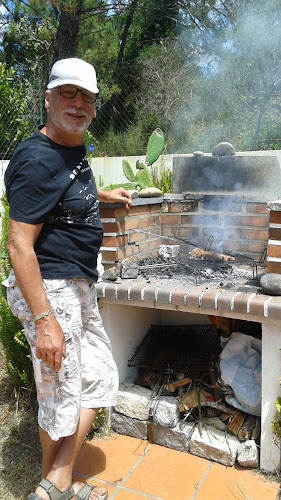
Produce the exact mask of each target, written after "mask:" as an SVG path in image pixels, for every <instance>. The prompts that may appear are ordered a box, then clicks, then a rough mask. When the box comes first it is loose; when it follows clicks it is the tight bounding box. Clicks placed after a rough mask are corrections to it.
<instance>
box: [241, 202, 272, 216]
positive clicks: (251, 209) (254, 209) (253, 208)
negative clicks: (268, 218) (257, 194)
mask: <svg viewBox="0 0 281 500" xmlns="http://www.w3.org/2000/svg"><path fill="white" fill-rule="evenodd" d="M266 207H267V204H266V203H247V204H246V211H247V212H248V213H252V214H254V213H255V214H269V211H268V210H267V208H266Z"/></svg>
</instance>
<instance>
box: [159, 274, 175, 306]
mask: <svg viewBox="0 0 281 500" xmlns="http://www.w3.org/2000/svg"><path fill="white" fill-rule="evenodd" d="M177 286H178V283H175V282H173V281H172V280H171V282H170V283H169V284H168V285H163V286H161V288H160V290H159V291H158V293H157V303H158V304H170V303H171V297H172V292H173V290H174V289H175V288H176V287H177Z"/></svg>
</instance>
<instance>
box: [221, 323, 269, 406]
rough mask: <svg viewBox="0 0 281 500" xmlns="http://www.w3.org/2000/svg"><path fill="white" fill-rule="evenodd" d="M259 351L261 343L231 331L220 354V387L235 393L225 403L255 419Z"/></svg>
mask: <svg viewBox="0 0 281 500" xmlns="http://www.w3.org/2000/svg"><path fill="white" fill-rule="evenodd" d="M261 349H262V346H261V340H259V339H256V338H254V337H251V336H250V335H245V334H244V333H240V332H233V333H232V334H231V336H230V337H229V340H228V342H227V343H226V345H225V347H224V349H223V351H222V353H221V355H220V371H221V379H222V383H223V386H231V388H232V390H233V393H234V395H233V396H227V395H225V400H226V402H227V403H229V404H230V405H232V406H234V407H235V408H238V409H239V410H242V411H245V412H246V413H249V414H250V415H256V416H260V415H261ZM223 386H222V388H223Z"/></svg>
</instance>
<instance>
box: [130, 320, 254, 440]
mask: <svg viewBox="0 0 281 500" xmlns="http://www.w3.org/2000/svg"><path fill="white" fill-rule="evenodd" d="M210 319H211V321H212V322H213V323H214V325H210V326H205V325H193V326H189V325H188V326H186V325H184V326H182V325H180V326H179V325H176V326H170V325H169V326H167V327H163V326H155V325H152V326H151V328H150V330H149V332H148V333H147V335H146V336H145V338H144V340H143V342H142V343H141V344H140V346H139V347H138V349H137V350H136V352H135V354H134V356H133V357H132V358H131V359H130V360H129V362H128V365H129V366H137V367H138V376H137V378H136V379H135V381H134V383H135V384H136V385H139V386H142V387H146V388H148V389H150V390H151V391H152V396H151V398H152V399H154V400H156V401H157V399H158V398H159V397H160V396H172V397H176V398H177V399H178V408H179V411H180V414H181V419H182V420H183V421H185V422H194V423H196V424H198V425H199V428H200V427H201V426H202V425H203V423H204V422H207V423H209V424H211V425H212V424H213V425H215V426H216V427H217V428H218V429H220V430H224V431H226V432H228V433H229V434H232V435H234V436H237V438H238V439H239V440H240V441H247V440H250V439H254V440H258V438H259V435H260V418H259V417H257V416H254V415H249V414H248V413H246V412H245V411H241V410H240V409H237V408H234V407H232V406H231V405H229V404H228V403H227V402H226V401H225V395H226V393H227V392H229V393H230V394H231V392H232V389H231V387H225V385H224V384H221V380H220V370H219V364H218V359H219V356H220V353H221V351H222V348H221V344H220V340H221V334H223V335H225V338H227V336H229V335H230V333H231V331H232V329H233V327H234V324H233V323H234V320H230V319H229V320H228V319H226V318H216V317H210Z"/></svg>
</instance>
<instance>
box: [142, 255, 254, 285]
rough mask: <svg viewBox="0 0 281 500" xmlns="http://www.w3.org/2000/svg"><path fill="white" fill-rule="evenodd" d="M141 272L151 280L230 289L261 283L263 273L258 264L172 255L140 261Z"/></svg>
mask: <svg viewBox="0 0 281 500" xmlns="http://www.w3.org/2000/svg"><path fill="white" fill-rule="evenodd" d="M140 273H141V275H142V276H143V277H144V278H145V279H146V280H147V281H150V279H151V278H160V279H176V280H181V281H182V282H183V283H184V282H188V283H193V284H201V283H205V282H212V283H216V284H218V286H223V287H226V288H237V287H238V286H245V285H249V286H256V287H258V286H259V280H260V276H259V275H258V274H257V269H256V266H253V265H249V264H248V263H245V262H243V261H242V262H241V263H238V262H235V264H234V263H233V262H232V261H231V262H222V263H221V262H214V261H213V260H211V259H210V260H208V259H206V258H205V259H204V260H203V259H200V260H197V259H193V258H190V256H188V257H187V259H186V260H184V261H183V259H176V258H170V259H169V262H164V261H163V259H162V258H161V257H154V258H153V257H148V258H146V259H142V260H140Z"/></svg>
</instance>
